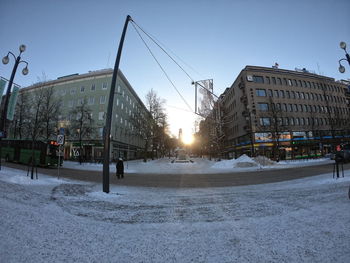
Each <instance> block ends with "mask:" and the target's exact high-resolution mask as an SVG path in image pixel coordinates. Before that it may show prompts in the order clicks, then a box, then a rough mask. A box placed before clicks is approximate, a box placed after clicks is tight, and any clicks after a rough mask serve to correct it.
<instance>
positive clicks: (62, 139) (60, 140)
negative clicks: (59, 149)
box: [57, 135, 64, 145]
mask: <svg viewBox="0 0 350 263" xmlns="http://www.w3.org/2000/svg"><path fill="white" fill-rule="evenodd" d="M57 143H58V144H59V145H62V144H64V135H57Z"/></svg>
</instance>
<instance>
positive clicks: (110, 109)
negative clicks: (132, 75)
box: [102, 15, 132, 193]
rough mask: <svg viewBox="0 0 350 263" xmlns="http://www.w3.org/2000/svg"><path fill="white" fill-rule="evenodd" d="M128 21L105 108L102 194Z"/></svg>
mask: <svg viewBox="0 0 350 263" xmlns="http://www.w3.org/2000/svg"><path fill="white" fill-rule="evenodd" d="M129 21H132V18H131V16H129V15H128V16H127V17H126V20H125V24H124V28H123V33H122V36H121V38H120V42H119V48H118V53H117V58H116V60H115V64H114V71H113V77H112V83H111V89H110V92H109V100H108V106H107V116H106V124H105V129H104V134H103V136H104V138H103V141H104V146H103V176H102V180H103V182H102V184H103V192H105V193H109V152H110V141H111V125H112V112H113V100H114V94H115V86H116V82H117V76H118V70H119V62H120V58H121V54H122V49H123V44H124V38H125V34H126V29H127V27H128V23H129Z"/></svg>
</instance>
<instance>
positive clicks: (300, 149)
mask: <svg viewBox="0 0 350 263" xmlns="http://www.w3.org/2000/svg"><path fill="white" fill-rule="evenodd" d="M218 103H219V104H220V111H221V120H220V123H221V128H222V133H223V136H222V138H223V139H222V140H221V152H222V154H223V155H224V156H225V157H228V158H233V157H237V156H239V155H241V154H243V153H246V154H248V155H253V156H256V155H265V156H268V157H271V158H275V159H291V158H307V157H316V156H320V155H324V154H326V153H328V152H331V151H333V150H334V147H335V146H336V145H337V144H341V143H346V142H349V141H350V136H349V135H350V117H349V115H350V114H349V113H350V90H349V87H348V85H346V84H345V83H343V82H339V81H335V80H334V79H333V78H329V77H325V76H321V75H317V74H314V73H310V72H308V71H307V70H305V69H302V70H298V69H296V70H295V71H292V70H284V69H279V68H278V67H276V66H274V67H272V68H267V67H256V66H246V67H245V68H244V69H243V70H242V71H241V72H240V74H239V75H238V77H237V79H236V80H235V81H234V83H233V84H232V86H231V87H230V88H227V89H226V90H225V92H224V93H223V94H222V95H221V96H220V99H219V101H218Z"/></svg>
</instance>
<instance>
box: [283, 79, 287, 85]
mask: <svg viewBox="0 0 350 263" xmlns="http://www.w3.org/2000/svg"><path fill="white" fill-rule="evenodd" d="M283 85H285V86H287V79H286V78H283Z"/></svg>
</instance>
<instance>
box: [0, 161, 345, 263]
mask: <svg viewBox="0 0 350 263" xmlns="http://www.w3.org/2000/svg"><path fill="white" fill-rule="evenodd" d="M146 166H147V164H146ZM349 184H350V171H349V170H347V171H345V177H344V178H342V177H341V178H339V179H333V178H332V174H322V175H319V176H312V177H308V178H303V179H298V180H293V181H286V182H279V183H271V184H260V185H251V186H239V187H224V188H196V189H189V188H186V189H168V188H137V187H125V186H117V185H113V186H112V187H111V192H110V193H109V194H105V193H103V192H102V191H101V188H102V186H101V185H100V184H94V183H89V182H79V181H71V180H67V179H65V180H58V179H56V178H53V177H49V176H46V175H43V174H40V175H39V180H31V179H30V178H29V177H27V176H26V173H25V172H23V171H19V170H15V169H10V168H6V167H3V168H2V170H1V171H0V211H1V217H0V233H1V239H0V262H7V263H11V262H16V263H17V262H36V263H37V262H348V260H349V257H350V247H349V244H350V230H349V229H350V228H349V225H350V212H349V211H350V209H349V207H350V200H349V199H348V188H349Z"/></svg>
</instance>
